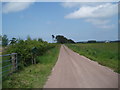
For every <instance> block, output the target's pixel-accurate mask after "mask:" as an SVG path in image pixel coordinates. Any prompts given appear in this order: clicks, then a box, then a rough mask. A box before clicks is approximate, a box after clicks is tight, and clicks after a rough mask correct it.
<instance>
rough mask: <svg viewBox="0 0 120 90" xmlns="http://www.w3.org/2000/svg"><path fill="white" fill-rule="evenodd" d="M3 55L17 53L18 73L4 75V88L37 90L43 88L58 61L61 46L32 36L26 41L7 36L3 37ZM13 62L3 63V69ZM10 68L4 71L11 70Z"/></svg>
mask: <svg viewBox="0 0 120 90" xmlns="http://www.w3.org/2000/svg"><path fill="white" fill-rule="evenodd" d="M2 46H3V48H4V51H3V52H2V54H3V55H5V54H11V53H17V62H18V64H17V66H18V67H17V71H16V72H14V73H13V74H12V75H9V76H8V74H9V73H10V72H11V71H7V72H5V73H3V74H2V75H3V82H2V84H3V88H37V87H39V88H40V87H43V85H44V84H45V81H46V80H47V77H48V75H49V74H50V72H51V69H52V67H53V66H54V64H55V62H56V61H57V57H58V53H59V48H60V45H59V44H56V43H48V42H46V41H43V40H42V39H41V38H38V39H32V38H31V37H30V36H28V37H27V39H26V40H22V39H17V38H14V37H13V38H12V39H11V40H9V39H8V38H7V35H3V36H2ZM10 59H11V57H10V56H9V57H3V58H2V61H4V60H10ZM11 63H12V62H11V61H9V62H3V63H2V67H4V66H5V67H6V66H7V65H9V64H11ZM11 67H12V66H8V67H6V68H5V69H2V71H3V72H4V71H6V70H9V69H10V68H11Z"/></svg>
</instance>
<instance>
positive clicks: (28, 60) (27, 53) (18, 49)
mask: <svg viewBox="0 0 120 90" xmlns="http://www.w3.org/2000/svg"><path fill="white" fill-rule="evenodd" d="M34 47H35V49H36V50H35V51H33V50H32V49H33V48H34ZM53 47H55V44H50V43H47V42H45V41H37V40H30V39H28V40H25V41H24V40H18V42H17V43H15V44H14V45H9V46H8V47H7V50H6V53H17V54H18V62H19V65H18V66H19V68H22V67H23V66H28V65H31V64H32V60H33V59H34V58H33V57H35V58H37V57H38V56H40V55H43V54H44V53H45V52H46V51H47V50H48V49H50V48H53Z"/></svg>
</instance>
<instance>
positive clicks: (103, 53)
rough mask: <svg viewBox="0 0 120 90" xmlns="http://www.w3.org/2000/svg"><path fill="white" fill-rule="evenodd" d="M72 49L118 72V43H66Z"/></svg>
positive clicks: (119, 69) (119, 70) (119, 71)
mask: <svg viewBox="0 0 120 90" xmlns="http://www.w3.org/2000/svg"><path fill="white" fill-rule="evenodd" d="M67 46H68V47H69V48H71V49H72V50H73V51H75V52H77V53H79V54H80V55H84V56H86V57H88V58H89V59H91V60H94V61H97V62H98V63H99V64H101V65H104V66H107V67H109V68H111V69H113V70H114V71H115V72H118V73H120V68H118V56H120V55H119V54H118V43H85V44H67Z"/></svg>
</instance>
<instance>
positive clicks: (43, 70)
mask: <svg viewBox="0 0 120 90" xmlns="http://www.w3.org/2000/svg"><path fill="white" fill-rule="evenodd" d="M59 49H60V45H57V46H56V47H55V48H52V49H50V50H48V51H47V52H46V53H45V54H44V55H42V56H39V57H38V58H37V60H38V61H39V63H38V64H34V65H30V66H28V67H26V68H24V69H23V70H20V71H19V72H16V73H13V75H11V76H9V77H8V78H6V79H4V80H3V83H2V84H3V88H42V87H43V85H44V84H45V82H46V80H47V77H48V76H49V75H50V73H51V70H52V67H53V66H54V65H55V63H56V61H57V58H58V55H59Z"/></svg>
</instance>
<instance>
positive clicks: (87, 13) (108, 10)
mask: <svg viewBox="0 0 120 90" xmlns="http://www.w3.org/2000/svg"><path fill="white" fill-rule="evenodd" d="M75 5H76V7H79V9H78V10H75V11H74V12H72V13H70V14H68V15H66V16H65V18H66V19H81V18H83V19H84V20H85V21H86V22H89V23H91V24H93V25H95V26H96V27H98V28H104V29H110V28H114V27H115V26H114V25H110V24H111V23H110V18H111V17H112V16H114V15H117V13H118V5H117V4H112V3H104V4H103V3H90V4H89V3H81V4H80V3H76V4H72V3H71V5H70V4H69V3H68V4H64V7H65V6H66V7H68V8H73V7H75Z"/></svg>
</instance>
